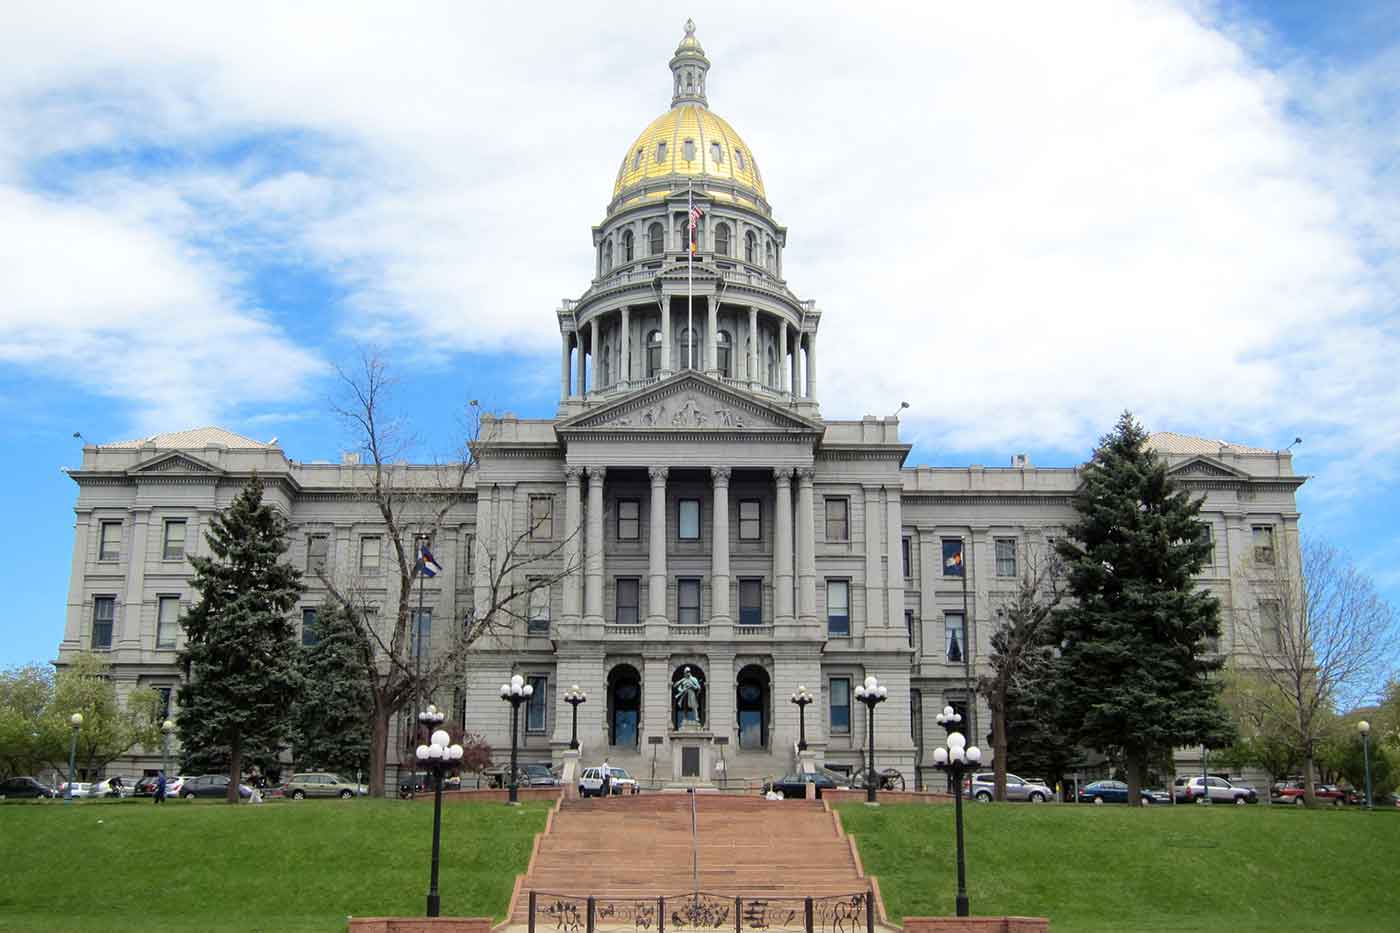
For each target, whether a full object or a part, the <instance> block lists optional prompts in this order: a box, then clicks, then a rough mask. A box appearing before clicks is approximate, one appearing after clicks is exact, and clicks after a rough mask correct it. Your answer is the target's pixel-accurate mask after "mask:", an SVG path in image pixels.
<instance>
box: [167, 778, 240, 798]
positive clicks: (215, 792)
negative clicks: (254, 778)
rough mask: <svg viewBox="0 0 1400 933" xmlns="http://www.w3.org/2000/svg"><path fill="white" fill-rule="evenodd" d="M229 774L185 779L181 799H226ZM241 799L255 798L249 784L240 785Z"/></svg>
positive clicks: (180, 794)
mask: <svg viewBox="0 0 1400 933" xmlns="http://www.w3.org/2000/svg"><path fill="white" fill-rule="evenodd" d="M228 783H229V781H228V775H227V774H201V775H200V776H199V777H195V778H185V779H184V780H183V781H182V783H181V786H180V791H179V795H178V796H179V797H181V798H182V799H184V800H193V799H194V798H196V797H225V796H227V795H228ZM238 796H239V797H251V796H253V789H252V788H251V787H249V786H248V785H247V784H239V785H238Z"/></svg>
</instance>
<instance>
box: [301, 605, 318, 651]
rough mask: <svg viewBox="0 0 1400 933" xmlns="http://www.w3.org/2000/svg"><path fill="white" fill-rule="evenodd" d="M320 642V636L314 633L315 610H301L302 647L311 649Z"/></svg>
mask: <svg viewBox="0 0 1400 933" xmlns="http://www.w3.org/2000/svg"><path fill="white" fill-rule="evenodd" d="M320 640H321V635H320V633H319V632H317V631H316V610H315V609H303V610H302V611H301V643H302V645H303V646H304V647H307V648H309V647H311V646H312V645H314V644H316V643H317V642H319V641H320Z"/></svg>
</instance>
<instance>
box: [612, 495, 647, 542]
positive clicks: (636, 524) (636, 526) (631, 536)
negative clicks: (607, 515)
mask: <svg viewBox="0 0 1400 933" xmlns="http://www.w3.org/2000/svg"><path fill="white" fill-rule="evenodd" d="M641 537H642V502H641V500H640V499H618V500H617V540H619V541H637V540H640V539H641Z"/></svg>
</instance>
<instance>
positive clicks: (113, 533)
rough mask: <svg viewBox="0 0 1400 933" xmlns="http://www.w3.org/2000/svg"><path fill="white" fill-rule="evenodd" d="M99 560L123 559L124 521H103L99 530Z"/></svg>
mask: <svg viewBox="0 0 1400 933" xmlns="http://www.w3.org/2000/svg"><path fill="white" fill-rule="evenodd" d="M97 559H98V560H121V559H122V523H121V522H103V523H102V528H101V530H100V531H99V532H98V541H97Z"/></svg>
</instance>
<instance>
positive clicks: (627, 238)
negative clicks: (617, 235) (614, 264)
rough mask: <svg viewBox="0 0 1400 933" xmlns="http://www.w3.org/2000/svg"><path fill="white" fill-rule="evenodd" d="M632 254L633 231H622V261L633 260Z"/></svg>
mask: <svg viewBox="0 0 1400 933" xmlns="http://www.w3.org/2000/svg"><path fill="white" fill-rule="evenodd" d="M632 259H633V256H632V231H631V230H624V231H622V261H623V262H631V261H632Z"/></svg>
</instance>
